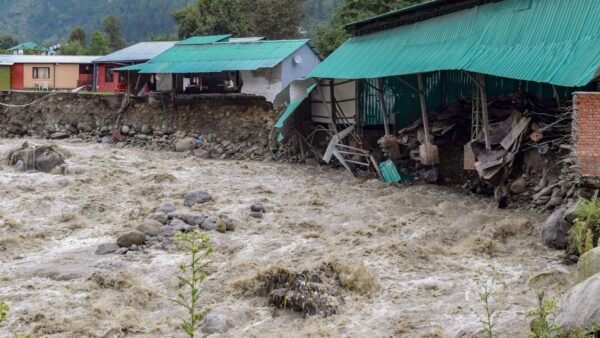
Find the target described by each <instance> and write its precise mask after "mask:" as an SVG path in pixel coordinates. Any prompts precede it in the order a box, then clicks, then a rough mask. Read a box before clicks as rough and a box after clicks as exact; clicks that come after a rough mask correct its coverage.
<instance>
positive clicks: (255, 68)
mask: <svg viewBox="0 0 600 338" xmlns="http://www.w3.org/2000/svg"><path fill="white" fill-rule="evenodd" d="M218 38H219V39H218V40H217V41H214V39H212V38H211V39H208V40H207V37H192V38H189V39H187V40H183V41H180V42H178V43H176V44H175V45H174V46H173V47H171V48H169V49H168V50H166V51H164V52H163V53H161V54H159V55H158V56H156V57H154V58H152V59H151V60H149V61H148V62H146V63H143V64H138V65H132V66H128V67H121V68H118V69H116V71H118V72H120V73H127V72H135V73H138V74H153V75H154V76H155V79H156V83H157V88H156V89H157V90H158V91H175V92H177V93H186V94H203V93H243V94H252V95H259V96H264V97H265V98H266V99H267V100H268V101H270V102H272V101H273V99H274V98H275V96H276V95H277V94H278V93H279V92H280V91H281V90H283V89H284V88H285V87H286V86H287V85H288V84H290V83H291V82H292V81H294V80H297V79H299V78H302V77H304V76H306V75H307V74H308V73H309V72H310V71H311V70H313V68H315V67H316V66H317V65H318V64H319V62H320V58H319V56H318V54H317V53H316V52H315V51H314V50H313V49H312V48H311V47H310V46H309V45H308V42H309V40H263V39H262V38H244V39H235V38H230V37H229V36H218Z"/></svg>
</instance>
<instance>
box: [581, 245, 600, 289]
mask: <svg viewBox="0 0 600 338" xmlns="http://www.w3.org/2000/svg"><path fill="white" fill-rule="evenodd" d="M599 272H600V247H598V248H595V249H592V250H590V251H588V252H586V253H584V254H583V255H582V256H581V257H579V261H578V262H577V280H578V281H583V280H586V279H588V278H590V277H591V276H593V275H595V274H597V273H599Z"/></svg>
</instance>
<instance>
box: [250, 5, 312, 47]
mask: <svg viewBox="0 0 600 338" xmlns="http://www.w3.org/2000/svg"><path fill="white" fill-rule="evenodd" d="M244 5H245V6H246V8H245V11H244V12H245V13H250V15H251V18H252V20H251V21H252V26H251V29H250V30H251V34H252V35H256V36H265V37H268V38H270V39H289V38H294V37H297V36H298V27H299V26H300V22H301V21H302V20H303V19H304V15H305V10H304V7H302V6H301V5H300V4H299V3H298V1H297V0H254V1H245V3H244Z"/></svg>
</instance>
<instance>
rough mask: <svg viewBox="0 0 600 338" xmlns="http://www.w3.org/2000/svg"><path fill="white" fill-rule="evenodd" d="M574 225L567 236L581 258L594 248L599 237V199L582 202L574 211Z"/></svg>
mask: <svg viewBox="0 0 600 338" xmlns="http://www.w3.org/2000/svg"><path fill="white" fill-rule="evenodd" d="M575 216H577V219H575V223H574V224H573V227H572V228H571V230H569V235H570V236H571V240H572V242H573V246H574V248H575V249H576V250H577V253H578V254H579V255H580V256H581V255H583V254H584V253H586V252H588V251H590V250H592V249H593V248H594V243H597V241H598V237H599V235H600V228H599V227H598V222H599V221H600V198H594V199H592V200H590V201H584V202H583V203H581V205H580V206H579V207H578V208H577V210H575Z"/></svg>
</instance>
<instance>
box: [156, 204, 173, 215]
mask: <svg viewBox="0 0 600 338" xmlns="http://www.w3.org/2000/svg"><path fill="white" fill-rule="evenodd" d="M156 211H157V212H162V213H164V214H168V213H170V212H173V211H175V206H174V205H173V203H172V202H164V203H163V204H161V205H160V206H159V207H158V208H156Z"/></svg>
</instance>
